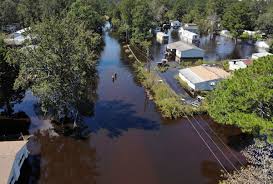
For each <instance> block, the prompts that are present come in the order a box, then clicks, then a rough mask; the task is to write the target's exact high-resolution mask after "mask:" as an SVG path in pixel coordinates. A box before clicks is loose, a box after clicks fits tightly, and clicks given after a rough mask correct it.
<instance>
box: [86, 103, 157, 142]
mask: <svg viewBox="0 0 273 184" xmlns="http://www.w3.org/2000/svg"><path fill="white" fill-rule="evenodd" d="M96 109H97V110H96V116H95V117H93V118H86V119H85V122H86V123H87V124H88V125H89V126H90V128H91V129H92V131H94V132H98V131H99V130H100V129H105V130H107V131H108V136H109V137H112V138H114V137H118V136H121V135H122V133H123V132H126V131H128V130H129V129H142V130H158V129H159V127H160V125H159V123H158V122H155V121H153V120H150V119H147V118H144V117H141V116H137V114H136V113H137V112H136V111H135V110H134V105H132V104H128V103H126V102H124V101H121V100H113V101H100V102H98V104H97V105H96Z"/></svg>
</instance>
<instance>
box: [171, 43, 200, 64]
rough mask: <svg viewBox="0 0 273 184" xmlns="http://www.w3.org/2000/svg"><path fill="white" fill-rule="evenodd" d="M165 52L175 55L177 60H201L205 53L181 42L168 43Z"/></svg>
mask: <svg viewBox="0 0 273 184" xmlns="http://www.w3.org/2000/svg"><path fill="white" fill-rule="evenodd" d="M167 50H169V51H171V52H173V53H175V55H176V57H177V59H179V60H181V59H203V58H204V54H205V51H204V50H203V49H200V48H198V47H196V46H194V45H190V44H187V43H185V42H183V41H178V42H174V43H170V44H168V45H167Z"/></svg>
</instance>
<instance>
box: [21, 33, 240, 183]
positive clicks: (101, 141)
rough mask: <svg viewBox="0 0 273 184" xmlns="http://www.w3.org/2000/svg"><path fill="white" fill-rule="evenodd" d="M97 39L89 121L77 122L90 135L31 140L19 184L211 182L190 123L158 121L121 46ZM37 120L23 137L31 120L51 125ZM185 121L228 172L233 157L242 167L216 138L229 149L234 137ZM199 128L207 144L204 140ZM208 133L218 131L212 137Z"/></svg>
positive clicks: (212, 169)
mask: <svg viewBox="0 0 273 184" xmlns="http://www.w3.org/2000/svg"><path fill="white" fill-rule="evenodd" d="M104 41H105V47H104V50H103V52H102V54H101V58H100V61H99V65H98V73H99V85H98V90H97V93H98V100H97V102H96V104H95V107H94V115H93V116H86V117H84V118H83V121H84V123H85V124H86V125H87V126H88V127H89V129H90V130H91V131H92V134H91V136H90V137H89V138H88V139H87V140H76V139H73V138H70V137H65V136H55V135H49V134H48V133H43V134H39V135H37V136H35V137H33V138H31V140H30V142H29V149H30V150H31V156H30V158H29V159H28V161H27V163H26V165H27V166H26V167H27V168H28V169H26V170H24V171H23V173H24V174H23V175H25V176H27V177H25V178H22V179H21V181H26V180H27V181H28V182H29V183H45V184H59V183H84V184H85V183H86V184H88V183H91V184H92V183H98V184H139V183H141V184H167V183H171V184H180V183H210V184H216V183H218V180H219V179H220V176H221V171H220V170H221V166H220V164H219V162H218V161H217V160H216V159H215V157H214V156H213V154H212V153H211V152H210V151H209V149H208V148H207V147H206V145H205V144H204V142H203V141H202V140H201V139H200V137H199V136H198V134H197V133H196V132H195V130H194V129H193V127H192V126H191V124H190V121H188V120H187V119H180V120H175V121H174V120H173V121H171V120H164V119H162V118H161V116H160V113H159V112H157V109H156V107H155V104H154V103H153V102H152V101H150V100H148V98H147V97H146V95H145V91H144V88H143V87H141V86H140V85H139V84H138V83H137V82H136V81H135V79H134V74H133V71H132V69H131V67H130V61H128V60H127V59H126V58H125V57H124V54H123V51H122V46H121V45H120V43H119V42H118V41H117V39H115V38H114V37H112V36H110V35H109V33H107V32H106V33H105V36H104ZM114 72H116V73H117V80H116V81H115V82H113V81H112V79H111V76H112V75H113V73H114ZM27 100H29V101H30V100H31V98H27ZM27 100H26V101H25V100H24V101H23V102H22V103H21V104H23V103H26V106H25V107H28V106H27ZM28 104H30V103H28ZM30 106H32V107H28V109H31V108H34V104H32V105H30ZM16 109H17V111H19V110H22V111H23V110H24V106H23V105H22V106H20V105H17V106H16ZM33 113H37V112H35V111H34V110H28V112H26V114H28V115H29V116H35V115H33ZM36 115H37V114H36ZM37 118H38V117H37ZM38 119H39V120H38ZM38 119H35V118H32V117H31V120H32V125H31V126H30V132H34V131H35V130H37V121H41V122H43V123H42V128H44V127H49V128H50V127H51V126H50V125H48V122H47V121H44V120H41V119H42V118H38ZM191 122H192V123H193V124H195V126H196V127H197V130H198V131H200V134H201V135H202V136H203V137H204V138H205V141H206V142H207V143H208V145H210V148H211V149H212V151H213V152H214V153H215V155H216V156H217V158H219V160H220V162H221V163H222V164H223V165H224V167H225V168H226V169H227V170H229V171H231V170H234V166H235V167H236V168H238V167H239V166H240V163H239V162H238V160H237V159H239V160H240V161H241V162H244V161H243V158H242V156H241V155H240V154H239V152H238V151H236V150H234V149H232V148H227V147H226V146H225V145H223V143H222V142H220V141H219V139H218V138H217V136H219V137H221V140H222V141H223V142H225V143H226V144H228V145H231V146H232V139H234V137H237V136H238V135H239V134H240V131H238V130H237V129H230V128H226V127H220V126H219V125H216V124H215V123H213V122H212V120H211V119H209V118H208V117H204V116H197V117H196V121H195V119H192V120H191ZM208 124H209V125H210V126H211V127H212V129H210V128H209V127H208ZM202 128H203V129H204V130H206V132H207V134H209V135H211V137H212V138H213V140H210V139H209V138H208V137H206V132H204V131H203V132H202ZM213 132H217V136H216V135H215V134H214V133H213ZM214 142H215V143H216V145H214ZM217 146H218V147H220V148H221V150H223V153H224V155H223V153H221V152H220V151H219V150H217ZM230 149H232V153H231V151H230ZM234 155H236V157H234ZM225 157H226V158H228V160H227V159H226V158H225ZM235 158H237V159H235ZM22 183H23V182H22Z"/></svg>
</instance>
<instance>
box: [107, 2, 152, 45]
mask: <svg viewBox="0 0 273 184" xmlns="http://www.w3.org/2000/svg"><path fill="white" fill-rule="evenodd" d="M111 14H112V16H113V17H112V24H113V26H114V28H117V29H118V32H119V33H120V34H122V35H124V37H125V35H127V37H128V38H129V39H130V40H131V42H132V43H134V44H142V42H144V41H146V40H147V39H149V38H151V33H150V29H151V28H152V27H153V25H154V23H153V22H154V21H153V20H154V16H153V14H152V9H151V7H150V4H149V3H148V2H147V1H140V0H137V1H133V0H122V1H120V2H119V3H118V4H117V5H116V9H115V10H113V11H112V12H111Z"/></svg>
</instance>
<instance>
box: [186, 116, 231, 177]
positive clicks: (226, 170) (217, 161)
mask: <svg viewBox="0 0 273 184" xmlns="http://www.w3.org/2000/svg"><path fill="white" fill-rule="evenodd" d="M183 113H184V112H183ZM184 115H185V117H186V118H187V120H188V121H189V122H190V124H191V126H192V127H193V129H194V130H195V131H196V133H197V134H198V136H199V137H200V139H201V140H202V141H203V142H204V144H205V145H206V146H207V148H208V149H209V151H210V152H211V153H212V155H213V156H214V157H215V159H216V160H217V162H218V163H219V164H220V166H221V167H222V168H223V170H224V171H225V172H226V173H227V174H228V175H230V174H229V172H228V171H227V169H226V168H225V167H224V165H223V164H222V162H221V161H220V160H219V158H218V157H217V156H216V154H215V153H214V152H213V150H212V149H211V147H210V146H209V145H208V143H207V142H206V141H205V139H204V138H203V137H202V135H201V134H200V132H199V131H198V130H197V128H196V127H195V126H194V125H193V122H192V121H191V120H190V119H189V118H188V116H187V115H186V114H185V113H184Z"/></svg>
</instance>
